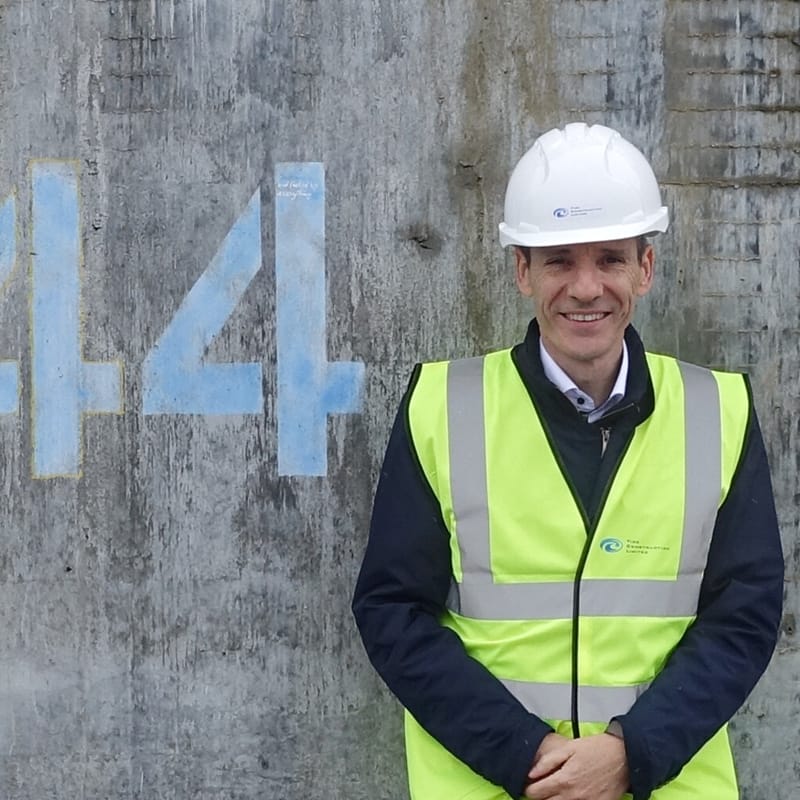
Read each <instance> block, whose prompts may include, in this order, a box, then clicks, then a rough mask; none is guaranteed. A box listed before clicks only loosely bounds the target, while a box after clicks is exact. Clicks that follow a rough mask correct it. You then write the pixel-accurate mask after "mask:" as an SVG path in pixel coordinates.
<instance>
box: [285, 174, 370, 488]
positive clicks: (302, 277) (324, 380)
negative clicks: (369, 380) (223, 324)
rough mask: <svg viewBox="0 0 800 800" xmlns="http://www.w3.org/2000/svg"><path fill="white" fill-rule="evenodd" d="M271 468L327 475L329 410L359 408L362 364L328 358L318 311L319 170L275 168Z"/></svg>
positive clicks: (322, 296)
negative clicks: (274, 444)
mask: <svg viewBox="0 0 800 800" xmlns="http://www.w3.org/2000/svg"><path fill="white" fill-rule="evenodd" d="M275 274H276V287H277V288H276V292H277V303H276V306H277V348H278V397H277V411H278V474H279V475H326V474H327V472H328V453H327V450H328V437H327V417H328V414H348V413H354V412H356V411H358V410H359V409H360V408H361V394H362V388H363V384H364V365H363V364H362V363H360V362H338V363H329V362H328V357H327V341H326V324H327V323H326V312H325V300H326V290H325V173H324V170H323V165H322V164H319V163H313V162H309V163H286V164H277V165H276V168H275Z"/></svg>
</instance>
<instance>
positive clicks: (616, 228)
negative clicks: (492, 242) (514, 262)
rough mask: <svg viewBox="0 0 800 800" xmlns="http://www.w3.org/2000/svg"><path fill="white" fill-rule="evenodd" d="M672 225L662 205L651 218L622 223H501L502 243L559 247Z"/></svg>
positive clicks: (635, 234) (661, 230)
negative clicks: (543, 226) (560, 226)
mask: <svg viewBox="0 0 800 800" xmlns="http://www.w3.org/2000/svg"><path fill="white" fill-rule="evenodd" d="M668 227H669V211H668V210H667V207H666V206H662V207H661V209H660V210H659V211H658V213H657V214H653V215H651V216H650V217H649V218H648V219H645V220H639V221H637V222H631V223H624V224H621V225H600V226H598V227H596V228H577V229H574V230H570V229H568V228H566V229H565V230H563V231H520V230H519V229H514V228H512V227H511V226H510V225H507V224H506V223H505V222H501V223H500V225H499V231H500V245H501V246H502V247H509V246H510V245H518V246H519V247H555V246H557V245H569V244H586V243H587V242H613V241H618V240H620V239H635V238H637V237H638V236H647V235H651V234H655V233H665V232H666V230H667V228H668Z"/></svg>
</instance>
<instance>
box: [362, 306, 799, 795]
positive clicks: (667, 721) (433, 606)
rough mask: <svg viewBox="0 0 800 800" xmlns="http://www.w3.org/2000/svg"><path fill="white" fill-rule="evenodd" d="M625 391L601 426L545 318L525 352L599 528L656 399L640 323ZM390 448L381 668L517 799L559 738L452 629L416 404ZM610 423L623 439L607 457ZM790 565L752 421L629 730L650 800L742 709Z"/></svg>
mask: <svg viewBox="0 0 800 800" xmlns="http://www.w3.org/2000/svg"><path fill="white" fill-rule="evenodd" d="M625 338H626V343H627V346H628V354H629V358H630V365H629V375H628V385H627V390H626V394H625V397H624V398H623V399H622V400H621V401H620V403H619V404H618V405H617V406H615V407H614V408H613V409H612V410H611V411H610V412H609V413H608V414H607V415H606V416H604V417H603V418H602V419H601V420H598V421H597V422H595V423H592V424H589V423H587V422H585V421H584V419H583V418H582V417H581V416H580V415H579V414H578V412H577V411H575V409H574V407H573V406H572V404H571V403H570V401H569V400H568V399H567V398H566V397H564V395H563V394H562V393H561V392H560V391H559V390H558V389H557V388H556V387H555V386H554V385H553V384H552V383H550V382H549V381H548V380H547V378H546V377H545V375H544V372H543V369H542V364H541V359H540V357H539V332H538V326H537V325H536V322H535V320H534V321H533V322H532V323H531V325H530V327H529V329H528V334H527V336H526V338H525V341H524V342H523V343H521V344H519V345H517V346H516V347H515V348H514V349H513V350H512V358H513V360H514V363H515V364H516V366H517V369H518V370H519V372H520V375H521V377H522V379H523V381H524V383H525V385H526V387H527V388H528V391H529V393H530V395H531V398H532V401H533V402H534V403H535V404H536V406H537V408H538V409H539V411H540V413H541V415H542V416H543V417H544V419H545V420H546V423H547V425H548V428H549V430H550V433H551V435H552V439H553V440H554V443H555V447H556V450H557V453H558V455H559V457H560V459H561V461H562V464H563V466H564V469H565V472H566V474H567V475H568V476H569V479H570V482H571V484H572V486H573V489H574V491H575V494H576V496H577V497H578V498H579V500H580V502H581V503H582V504H583V506H584V509H585V510H586V512H587V514H588V517H589V519H592V518H593V517H594V515H595V514H596V513H597V510H598V507H599V503H600V499H601V497H602V495H603V489H604V487H605V485H606V483H607V481H608V479H609V477H610V476H611V475H612V474H613V471H614V469H615V465H616V463H617V462H618V460H619V459H620V458H621V455H622V453H623V451H624V449H625V446H626V443H627V441H628V440H629V438H630V436H631V435H632V433H633V430H634V429H635V427H636V425H638V424H639V423H641V422H642V421H643V420H645V419H646V418H647V417H648V416H649V415H650V413H651V412H652V409H653V404H654V402H656V400H655V398H654V396H653V387H652V383H651V381H650V376H649V372H648V370H647V366H646V362H645V356H644V349H643V347H642V344H641V341H640V339H639V337H638V336H637V334H636V332H635V331H634V330H633V328H631V327H629V328H628V330H627V331H626V334H625ZM417 374H418V370H416V371H415V373H414V376H412V382H411V386H410V387H409V390H408V391H407V392H406V396H405V397H404V399H403V402H402V404H401V408H400V411H399V413H398V415H397V419H396V420H395V424H394V427H393V429H392V432H391V436H390V439H389V444H388V448H387V451H386V457H385V460H384V464H383V469H382V470H381V475H380V479H379V482H378V489H377V492H376V495H375V503H374V508H373V515H372V524H371V527H370V534H369V541H368V544H367V549H366V553H365V556H364V561H363V564H362V567H361V573H360V575H359V578H358V583H357V586H356V590H355V597H354V599H353V612H354V614H355V617H356V622H357V624H358V627H359V630H360V632H361V636H362V639H363V641H364V646H365V648H366V650H367V653H368V655H369V658H370V660H371V661H372V664H373V665H374V667H375V669H376V670H377V671H378V673H379V674H380V675H381V677H382V678H383V680H384V681H385V682H386V684H387V685H388V687H389V688H390V689H391V691H392V692H393V693H394V694H395V695H396V696H397V697H398V699H399V700H400V702H401V703H402V704H403V705H404V706H405V707H406V708H407V709H408V710H409V711H410V712H411V713H412V714H413V715H414V717H415V718H416V719H417V721H418V722H419V723H420V724H421V725H422V726H423V727H424V728H425V729H426V730H427V731H428V732H429V733H431V735H433V736H434V737H435V738H436V739H438V740H439V741H440V742H441V743H442V744H443V745H444V746H445V747H446V748H447V749H448V750H450V751H451V752H452V753H453V754H454V755H456V756H457V757H458V758H460V759H461V760H462V761H464V762H465V763H466V764H469V765H470V766H471V767H472V769H474V770H475V771H476V772H477V773H479V774H480V775H482V776H484V777H485V778H487V779H488V780H489V781H491V782H492V783H495V784H498V785H500V786H502V787H503V788H504V789H505V790H506V791H507V792H508V794H509V795H510V796H511V797H519V796H520V795H521V794H522V792H523V791H524V786H525V784H526V780H527V773H528V771H529V770H530V768H531V766H532V764H533V759H534V755H535V753H536V751H537V749H538V747H539V744H540V742H541V740H542V739H543V738H544V736H545V735H546V734H547V733H549V732H550V731H551V728H550V727H549V726H548V725H547V723H545V722H544V721H543V720H541V719H540V718H538V717H537V716H535V715H534V714H531V713H529V712H528V711H526V710H525V708H523V706H522V705H520V703H519V702H518V701H517V700H516V699H515V698H514V697H513V696H512V695H511V694H510V693H509V692H508V690H506V688H505V687H504V686H503V685H502V684H501V683H500V682H499V681H498V680H497V679H496V678H495V677H494V676H493V675H492V674H491V673H490V672H489V671H488V670H487V669H486V668H485V667H483V665H481V664H479V663H478V662H477V661H475V660H474V659H472V658H471V657H470V656H469V655H467V653H466V652H465V650H464V648H463V646H462V644H461V641H460V639H459V638H458V637H457V636H456V634H455V633H453V632H452V631H450V630H449V629H447V628H444V627H442V626H441V625H440V624H439V623H438V621H437V620H438V617H439V615H440V614H441V612H442V610H443V609H444V608H445V601H446V598H447V593H448V590H449V588H450V584H451V579H452V576H451V567H450V563H451V562H450V545H449V537H448V533H447V530H446V528H445V525H444V522H443V520H442V515H441V511H440V508H439V504H438V501H437V500H436V498H435V496H434V494H433V491H432V490H431V488H430V486H429V485H428V483H427V481H426V479H425V477H424V474H423V472H422V470H421V468H420V466H419V463H418V460H417V456H416V453H415V452H414V449H413V445H412V443H411V439H410V436H409V432H408V420H407V410H408V408H407V407H408V398H409V395H410V393H411V390H412V389H413V386H414V383H415V380H416V375H417ZM601 428H606V429H610V432H611V433H610V438H609V441H608V445H607V449H606V452H605V455H603V456H602V457H601V430H600V429H601ZM782 598H783V555H782V552H781V544H780V537H779V534H778V524H777V519H776V515H775V507H774V501H773V496H772V487H771V483H770V477H769V469H768V464H767V457H766V453H765V450H764V444H763V441H762V437H761V432H760V430H759V426H758V421H757V419H756V417H755V414H754V413H752V412H751V416H750V420H749V422H748V429H747V438H746V441H745V446H744V451H743V454H742V458H741V461H740V463H739V466H738V468H737V471H736V474H735V476H734V480H733V483H732V486H731V489H730V491H729V494H728V497H727V498H726V500H725V502H724V504H723V506H722V507H721V508H720V510H719V513H718V515H717V521H716V526H715V528H714V534H713V538H712V542H711V548H710V551H709V556H708V564H707V567H706V571H705V574H704V577H703V583H702V587H701V590H700V598H699V606H698V613H697V619H696V620H695V622H694V623H693V624H692V625H691V627H690V628H689V629H688V630H687V632H686V634H685V635H684V637H683V639H682V640H681V642H680V644H679V645H678V647H677V648H676V649H675V651H674V652H673V654H672V655H671V656H670V658H669V661H668V663H667V664H666V666H665V668H664V670H663V671H662V672H661V673H660V674H659V675H658V676H657V677H656V679H655V680H654V681H653V683H652V684H651V686H650V687H649V689H648V690H647V691H646V692H644V693H643V694H642V695H641V696H640V697H639V699H638V700H637V701H636V703H635V704H634V705H633V707H632V708H631V709H630V710H629V711H628V712H627V713H626V714H623V715H621V716H619V717H617V718H616V719H617V720H618V722H619V723H620V724H621V726H622V730H623V734H624V739H625V750H626V754H627V759H628V767H629V772H630V781H631V791H632V793H633V796H634V798H635V800H646V798H647V797H649V796H650V793H651V792H652V791H653V789H655V788H656V787H658V786H660V785H661V784H662V783H664V782H666V781H668V780H669V779H671V778H673V777H675V776H676V775H677V774H678V772H679V771H680V770H681V768H682V766H683V765H684V764H685V763H686V762H687V761H688V760H689V759H690V758H691V757H692V756H693V755H694V754H695V753H696V752H697V750H699V748H700V747H701V746H702V745H703V744H704V743H705V742H706V741H707V740H708V739H709V738H710V737H711V736H712V735H713V734H714V733H715V732H716V731H717V730H718V729H719V728H720V726H721V725H723V724H724V723H725V722H727V721H728V720H729V719H730V718H731V717H732V716H733V714H734V713H735V712H736V711H737V709H738V708H739V707H740V706H741V705H742V703H743V702H744V700H745V698H746V697H747V695H748V694H749V693H750V691H751V690H752V688H753V686H754V685H755V683H756V681H757V680H758V679H759V677H760V676H761V674H762V673H763V671H764V669H765V668H766V666H767V663H768V661H769V658H770V656H771V654H772V651H773V649H774V646H775V641H776V638H777V631H778V626H779V623H780V614H781V606H782Z"/></svg>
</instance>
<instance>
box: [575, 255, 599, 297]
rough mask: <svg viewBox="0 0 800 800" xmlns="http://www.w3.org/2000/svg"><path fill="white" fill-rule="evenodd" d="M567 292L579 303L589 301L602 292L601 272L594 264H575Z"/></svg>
mask: <svg viewBox="0 0 800 800" xmlns="http://www.w3.org/2000/svg"><path fill="white" fill-rule="evenodd" d="M569 293H570V296H571V297H574V298H575V299H576V300H578V301H580V302H581V303H591V302H592V301H593V300H596V299H597V298H598V297H600V296H601V295H602V294H603V280H602V273H601V271H600V270H599V269H598V268H597V265H596V264H593V263H589V262H582V263H579V264H577V265H576V268H575V270H574V273H573V279H572V281H571V282H570V286H569Z"/></svg>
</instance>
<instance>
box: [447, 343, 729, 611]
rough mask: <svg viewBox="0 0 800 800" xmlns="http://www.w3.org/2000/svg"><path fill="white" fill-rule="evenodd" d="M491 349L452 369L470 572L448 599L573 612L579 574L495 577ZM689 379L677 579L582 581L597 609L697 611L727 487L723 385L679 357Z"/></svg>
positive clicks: (475, 605) (463, 607)
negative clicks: (530, 579) (488, 383)
mask: <svg viewBox="0 0 800 800" xmlns="http://www.w3.org/2000/svg"><path fill="white" fill-rule="evenodd" d="M483 361H484V360H483V358H473V359H467V360H464V361H454V362H451V363H450V365H449V366H448V373H447V413H448V437H449V455H450V486H451V494H452V500H453V511H454V514H455V518H456V525H457V537H456V538H457V540H458V543H459V548H460V554H461V567H462V571H463V577H462V582H461V583H460V584H459V585H458V586H457V591H456V590H455V589H456V587H454V590H453V591H451V593H450V596H449V598H448V607H449V608H450V609H451V610H452V611H455V612H456V613H460V614H463V615H464V616H467V617H472V618H474V619H502V620H516V619H569V618H571V616H572V609H573V590H574V585H573V582H572V581H564V582H550V583H544V582H541V583H514V584H496V583H494V582H493V580H492V574H491V557H490V537H489V512H488V492H487V488H486V486H487V484H486V432H485V419H484V410H483ZM678 366H679V369H680V374H681V377H682V380H683V384H684V412H685V436H686V441H685V449H686V459H685V469H686V479H685V492H686V493H685V509H684V522H683V535H682V548H681V558H680V566H679V570H678V577H677V579H676V580H651V579H644V580H622V579H620V580H616V579H591V578H584V579H583V580H582V581H581V604H582V606H583V608H587V609H591V614H592V616H629V617H631V616H647V617H649V616H657V617H674V616H680V617H684V616H691V615H693V614H694V613H695V611H696V610H697V596H698V594H699V591H700V583H701V581H702V578H703V572H704V570H705V563H706V557H707V555H708V548H709V546H710V543H711V534H712V531H713V526H714V520H715V518H716V508H717V505H718V503H719V499H720V491H721V487H722V478H721V468H722V467H721V455H720V454H721V434H720V411H719V391H718V388H717V382H716V380H715V379H714V376H713V375H712V374H711V372H710V371H708V370H706V369H703V368H701V367H696V366H694V365H691V364H685V363H683V362H678Z"/></svg>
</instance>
